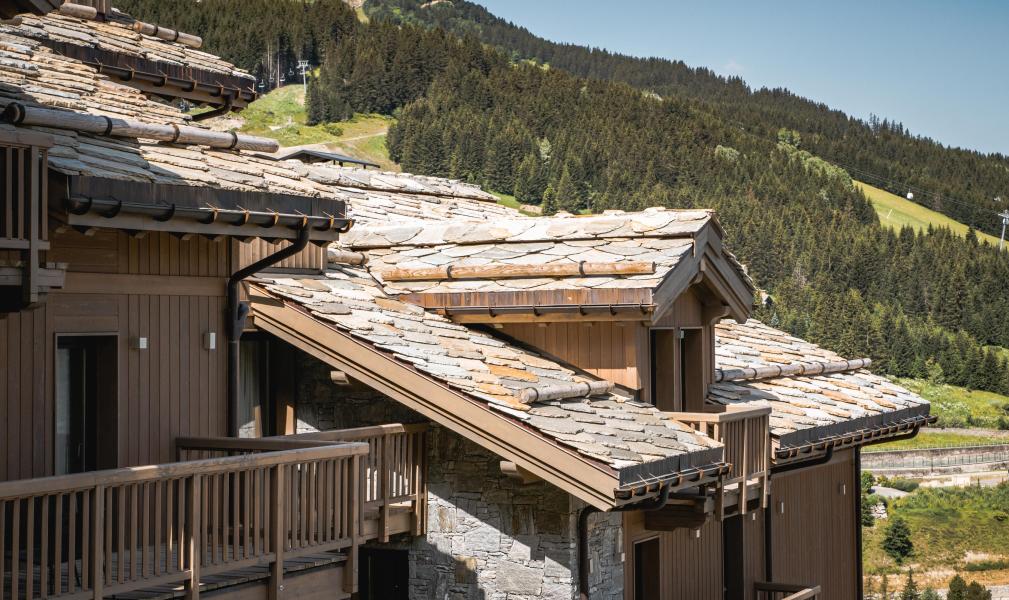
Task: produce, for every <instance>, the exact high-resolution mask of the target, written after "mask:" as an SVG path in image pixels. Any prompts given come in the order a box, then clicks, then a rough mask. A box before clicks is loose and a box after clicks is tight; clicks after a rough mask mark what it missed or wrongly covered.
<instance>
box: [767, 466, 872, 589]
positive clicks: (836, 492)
mask: <svg viewBox="0 0 1009 600" xmlns="http://www.w3.org/2000/svg"><path fill="white" fill-rule="evenodd" d="M854 481H855V477H854V462H853V455H852V452H851V451H850V450H849V451H847V452H844V453H839V454H838V455H835V457H834V460H833V461H831V462H830V463H828V464H827V465H824V466H821V467H814V468H810V469H804V470H800V471H796V472H794V473H790V474H783V475H780V476H776V477H775V478H774V485H773V487H772V509H773V510H774V515H773V517H772V525H771V527H772V530H771V538H772V542H773V552H774V554H773V569H774V581H778V582H785V583H797V584H812V585H819V586H821V587H822V588H823V594H822V595H821V596H820V598H823V599H824V600H849V599H850V598H855V597H857V589H858V581H857V580H856V579H857V576H856V573H857V572H858V571H857V564H856V561H857V558H858V552H857V549H856V547H855V531H856V529H855V528H856V527H858V526H859V525H858V519H857V515H855V504H854V498H853V497H852V494H856V493H858V490H857V488H854V487H853V484H854ZM782 502H783V503H784V512H782V506H781V503H782Z"/></svg>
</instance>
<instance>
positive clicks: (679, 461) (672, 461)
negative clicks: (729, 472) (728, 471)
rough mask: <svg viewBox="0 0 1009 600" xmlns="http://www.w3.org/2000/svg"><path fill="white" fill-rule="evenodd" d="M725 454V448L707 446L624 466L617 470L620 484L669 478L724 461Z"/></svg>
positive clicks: (633, 483)
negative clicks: (702, 448) (660, 458)
mask: <svg viewBox="0 0 1009 600" xmlns="http://www.w3.org/2000/svg"><path fill="white" fill-rule="evenodd" d="M724 455H725V450H724V448H721V447H718V448H706V449H704V450H696V451H694V452H685V453H683V454H677V455H676V456H669V457H666V458H663V459H662V460H656V461H652V462H647V463H642V464H640V465H631V466H626V467H622V468H620V469H617V470H616V471H617V476H618V481H619V482H620V486H621V487H624V486H630V485H635V484H638V483H644V482H646V481H647V480H656V479H667V478H670V477H675V476H676V475H678V474H680V473H683V472H684V471H688V470H691V469H696V468H698V467H706V466H709V465H714V464H718V463H721V462H723V458H724Z"/></svg>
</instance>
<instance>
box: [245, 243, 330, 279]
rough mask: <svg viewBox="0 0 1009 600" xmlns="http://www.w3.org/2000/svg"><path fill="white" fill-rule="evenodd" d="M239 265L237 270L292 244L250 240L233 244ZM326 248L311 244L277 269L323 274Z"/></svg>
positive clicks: (277, 266)
mask: <svg viewBox="0 0 1009 600" xmlns="http://www.w3.org/2000/svg"><path fill="white" fill-rule="evenodd" d="M233 244H234V248H235V252H236V256H237V257H238V264H237V265H236V267H235V268H236V269H241V268H243V267H245V266H246V265H251V264H252V263H254V262H256V261H257V260H259V259H261V258H263V257H264V256H269V255H270V254H273V253H274V252H277V251H279V250H281V249H283V248H286V247H287V246H289V245H290V242H278V243H276V244H271V243H269V242H267V241H265V240H259V239H256V240H249V241H248V242H244V243H243V242H237V241H236V242H233ZM326 260H327V257H326V248H325V247H321V248H320V247H319V246H316V245H315V244H309V245H308V247H307V248H305V249H304V250H302V251H301V252H299V253H297V254H295V255H294V256H292V257H290V258H287V259H284V260H282V261H280V262H279V263H277V265H276V268H280V269H291V270H297V271H305V272H314V273H321V272H322V271H323V269H325V268H326Z"/></svg>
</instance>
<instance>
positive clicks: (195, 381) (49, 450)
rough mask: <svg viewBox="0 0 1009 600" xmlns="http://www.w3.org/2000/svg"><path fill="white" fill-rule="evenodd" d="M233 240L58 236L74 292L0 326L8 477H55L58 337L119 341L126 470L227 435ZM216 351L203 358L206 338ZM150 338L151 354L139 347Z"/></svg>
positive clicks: (1, 461)
mask: <svg viewBox="0 0 1009 600" xmlns="http://www.w3.org/2000/svg"><path fill="white" fill-rule="evenodd" d="M227 250H228V248H227V243H226V242H210V241H207V240H205V239H203V238H193V239H190V240H179V239H177V238H175V237H173V236H170V235H167V234H151V235H149V236H146V237H144V238H141V239H134V238H130V237H128V236H126V235H124V234H121V233H115V232H100V233H97V234H96V235H94V236H83V235H81V234H79V233H76V232H68V233H62V234H58V235H55V236H53V249H52V251H51V252H50V255H51V258H50V259H49V260H58V261H61V262H67V263H69V265H70V266H69V271H70V272H69V273H68V275H67V285H66V287H65V288H64V289H63V290H61V291H56V292H53V293H51V294H50V295H49V297H48V299H47V301H46V303H45V304H43V305H42V306H41V307H39V308H37V309H35V310H30V311H22V312H20V313H14V314H11V315H8V316H7V317H6V318H4V319H0V395H2V401H0V423H2V424H3V425H0V456H2V458H0V480H11V479H23V478H29V477H40V476H45V475H50V474H52V471H53V447H54V443H53V439H54V422H53V419H54V395H55V383H54V363H55V356H56V339H57V336H58V335H61V334H88V333H90V334H105V335H115V336H116V340H117V344H116V346H117V377H118V399H117V400H118V401H117V407H118V410H117V419H118V427H117V430H118V431H117V433H118V448H117V450H118V452H117V454H118V456H117V460H118V464H119V466H133V465H141V464H152V463H159V462H168V461H171V460H173V458H174V457H173V456H172V452H171V443H172V439H173V438H174V437H175V436H178V435H224V434H225V433H226V430H227V427H226V422H225V420H226V400H225V395H226V388H225V386H226V379H225V377H226V364H227V355H226V350H225V345H224V308H225V302H224V277H225V276H226V275H227V274H228V264H229V258H228V251H227ZM209 331H213V332H215V333H216V334H217V349H216V350H206V349H204V340H203V336H204V334H205V333H206V332H209ZM139 337H146V338H147V343H148V347H147V349H146V350H139V349H135V348H134V345H135V344H134V343H133V340H135V339H137V338H139Z"/></svg>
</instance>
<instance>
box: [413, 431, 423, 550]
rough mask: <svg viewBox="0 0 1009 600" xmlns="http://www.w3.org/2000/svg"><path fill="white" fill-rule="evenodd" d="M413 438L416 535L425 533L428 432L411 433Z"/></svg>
mask: <svg viewBox="0 0 1009 600" xmlns="http://www.w3.org/2000/svg"><path fill="white" fill-rule="evenodd" d="M411 437H412V438H413V440H411V441H412V443H413V445H414V454H413V487H414V490H413V494H414V495H413V534H414V535H424V534H425V533H426V532H425V531H424V515H423V512H424V507H425V506H426V505H427V498H426V497H425V494H426V489H425V485H424V483H425V481H426V480H427V476H426V474H425V473H424V470H423V469H424V456H425V454H426V453H427V444H426V443H425V440H426V438H427V434H426V433H424V432H420V433H414V434H411Z"/></svg>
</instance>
